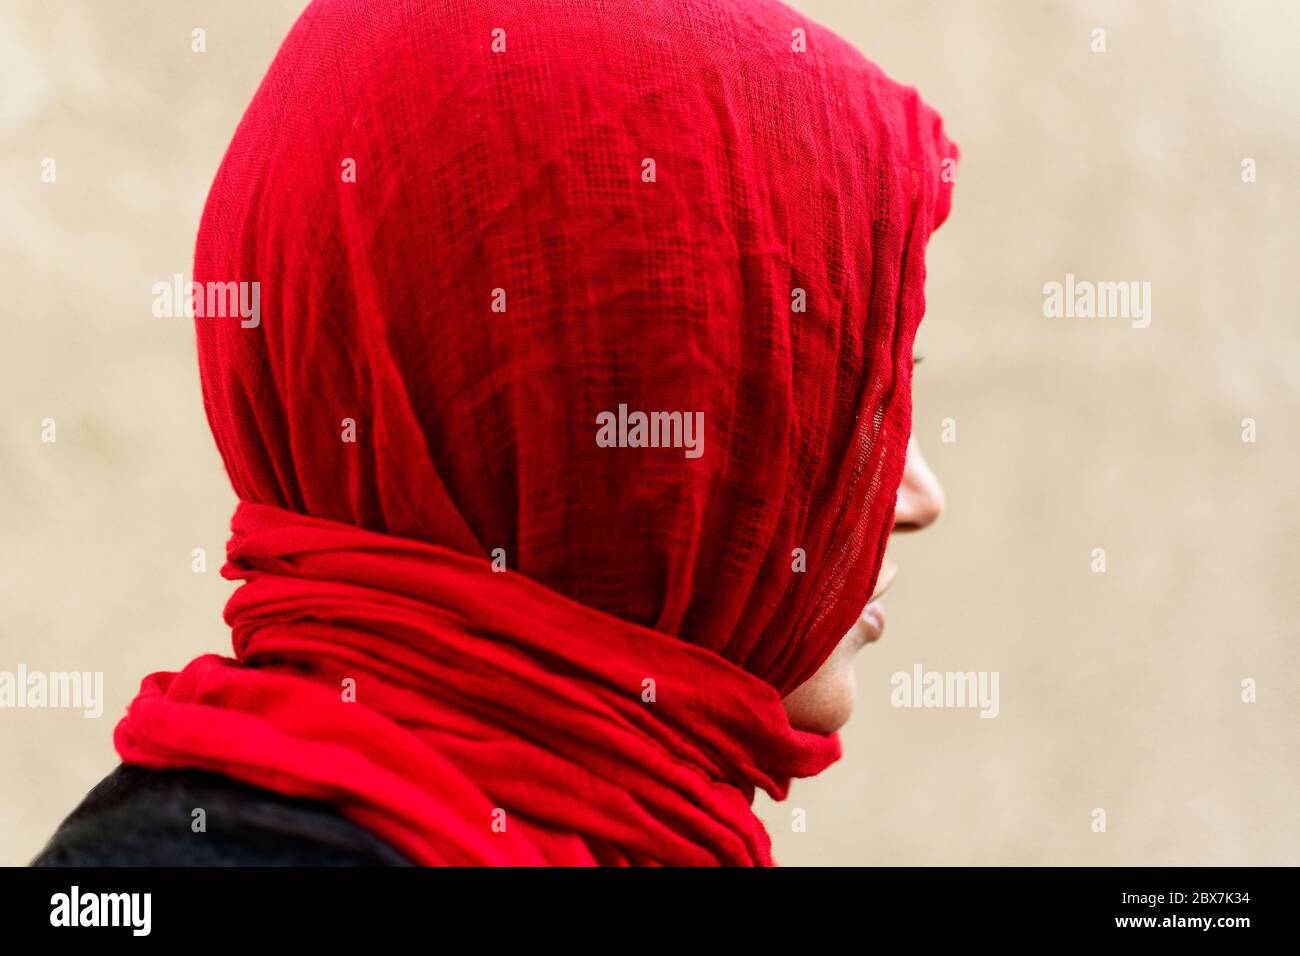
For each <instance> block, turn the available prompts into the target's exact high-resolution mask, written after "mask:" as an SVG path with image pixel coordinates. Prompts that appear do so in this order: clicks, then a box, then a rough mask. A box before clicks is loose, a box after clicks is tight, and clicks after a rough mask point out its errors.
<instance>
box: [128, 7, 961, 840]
mask: <svg viewBox="0 0 1300 956" xmlns="http://www.w3.org/2000/svg"><path fill="white" fill-rule="evenodd" d="M955 157H956V149H955V148H954V146H953V145H952V144H951V143H950V142H949V141H948V139H947V138H946V137H945V136H944V133H943V130H942V126H941V123H940V120H939V118H938V116H937V115H936V114H935V113H934V112H933V111H931V110H930V109H929V108H928V107H927V106H925V105H924V104H923V103H922V102H921V100H920V98H919V97H918V96H917V94H916V92H915V91H914V90H911V89H909V88H905V87H901V86H899V85H897V84H895V83H894V82H892V81H891V80H889V79H888V78H886V77H885V76H884V75H883V74H882V73H881V72H880V70H879V69H878V68H877V67H875V66H873V65H872V64H871V63H869V62H867V61H866V60H864V59H863V58H862V56H861V55H860V54H858V53H857V52H856V51H854V50H853V49H852V48H851V47H849V46H848V45H847V44H845V43H844V42H843V41H842V40H840V39H839V38H837V37H836V36H834V35H833V34H831V33H829V32H827V31H826V30H824V29H822V28H820V27H818V26H816V25H815V24H813V23H810V22H809V21H807V20H806V19H804V18H803V17H801V16H800V15H799V14H797V13H795V12H794V11H792V10H790V9H789V8H787V7H785V6H783V5H781V4H779V3H775V2H769V0H593V2H588V3H581V4H579V3H566V2H544V0H507V2H495V3H483V4H478V3H475V4H466V3H460V2H453V0H426V2H418V3H411V2H397V0H316V2H314V3H312V4H311V6H310V7H308V9H307V10H306V12H305V13H304V14H303V15H302V17H301V19H300V20H299V22H298V23H297V25H296V26H295V27H294V29H293V31H292V32H291V33H290V35H289V37H288V38H287V39H286V41H285V43H284V45H283V47H282V49H281V51H280V53H279V55H278V57H277V58H276V60H275V62H274V64H273V65H272V67H271V69H270V72H269V73H268V75H267V77H266V79H265V80H264V82H263V83H262V86H261V88H260V89H259V91H258V93H257V95H256V97H255V98H254V100H253V103H252V105H251V106H250V107H249V109H248V112H247V114H246V115H245V117H244V120H243V122H242V123H241V124H240V126H239V129H238V131H237V133H236V134H235V138H234V141H233V143H232V144H231V146H230V149H229V151H228V152H227V154H226V157H225V160H224V162H223V163H222V165H221V168H220V170H219V172H218V174H217V177H216V181H215V183H214V185H213V188H212V192H211V195H210V197H209V199H208V204H207V207H206V209H205V212H204V216H203V221H202V225H201V228H200V232H199V239H198V246H197V251H196V254H195V270H194V271H195V280H196V281H197V282H199V283H225V282H247V283H251V282H257V283H258V284H259V303H260V315H259V317H258V321H257V322H256V324H255V325H254V324H252V323H250V322H247V321H245V322H241V321H239V318H238V317H235V318H214V317H205V318H198V319H197V320H196V324H197V328H198V346H199V359H200V369H201V374H202V381H203V394H204V400H205V406H206V409H207V413H208V419H209V422H210V423H211V425H212V430H213V432H214V434H215V435H216V439H217V444H218V446H219V448H220V451H221V454H222V457H223V459H224V461H225V464H226V468H227V470H228V471H229V474H230V477H231V480H232V482H233V484H234V487H235V490H236V492H237V493H238V495H239V497H240V499H241V504H240V505H239V508H238V510H237V511H236V513H235V517H234V520H233V523H232V528H233V537H232V538H231V541H230V545H229V563H228V564H227V566H226V568H225V569H224V573H225V574H226V575H227V576H228V577H231V578H235V579H242V580H243V581H244V582H245V583H244V584H243V585H242V586H241V587H240V588H239V589H238V590H237V591H236V593H235V594H234V596H233V597H232V599H231V601H230V603H229V605H228V606H227V609H226V618H227V620H228V622H229V623H230V625H231V627H232V629H233V632H234V652H235V656H234V658H233V659H230V658H223V657H218V656H205V657H202V658H199V659H198V660H196V661H194V662H192V663H191V664H190V665H188V666H187V667H186V668H185V669H183V670H182V671H180V672H179V673H159V674H154V675H152V676H150V677H149V678H147V679H146V680H145V681H144V684H143V686H142V688H141V692H140V695H139V696H138V697H137V698H136V700H135V701H134V702H133V703H132V704H131V706H130V708H129V711H128V713H127V716H126V717H125V718H124V719H123V720H122V722H121V723H120V724H119V726H118V728H117V732H116V744H117V748H118V751H119V753H120V754H121V756H122V758H123V760H125V761H127V762H129V763H137V764H144V765H148V766H156V767H201V768H206V769H210V770H215V771H219V772H221V773H225V774H228V775H230V776H232V777H236V778H238V779H241V780H244V781H248V782H251V783H254V784H258V785H261V786H264V787H269V788H271V789H274V790H277V791H279V792H282V793H285V794H290V795H297V796H306V797H313V798H317V799H321V800H325V801H329V802H331V803H333V804H335V805H337V806H338V808H339V809H340V810H341V811H342V812H343V813H345V814H346V815H348V816H349V817H351V818H352V819H354V820H357V821H358V822H360V823H362V824H363V825H365V826H366V827H368V828H370V829H371V830H373V831H374V832H376V833H378V834H380V835H381V836H383V837H385V838H386V839H388V840H389V841H390V842H391V843H393V844H394V845H395V846H397V847H399V848H400V849H402V850H403V851H405V852H406V853H407V854H408V855H409V856H410V857H411V858H412V859H413V860H414V861H417V862H421V863H452V864H463V863H503V864H513V863H519V864H546V863H558V864H577V863H664V864H704V863H757V864H766V863H770V862H771V855H770V843H769V840H768V837H767V834H766V833H765V832H764V830H763V827H762V825H761V824H760V822H759V821H758V820H757V818H756V817H755V816H754V814H753V812H752V810H751V809H750V803H751V800H752V797H753V795H754V791H755V789H756V788H762V789H764V790H766V791H767V792H769V793H771V794H772V795H774V796H775V797H777V798H781V797H783V796H784V795H785V792H786V788H787V786H788V783H789V780H790V778H791V777H796V776H806V775H810V774H814V773H816V772H818V771H819V770H821V769H823V768H824V767H825V766H826V765H828V764H829V763H830V762H832V761H833V760H834V759H836V757H837V756H838V755H839V742H838V739H837V738H836V737H835V736H834V735H832V736H821V735H817V734H811V733H806V732H800V731H798V730H796V729H794V728H793V727H791V725H790V723H789V721H788V719H787V717H786V715H785V712H784V710H783V708H782V705H781V697H782V695H784V694H786V693H788V692H789V691H791V690H793V689H794V688H795V687H797V686H798V685H799V684H800V683H801V682H803V681H804V680H805V679H806V678H808V677H809V676H810V675H811V674H812V673H813V672H814V671H815V670H816V669H817V667H818V666H819V665H820V664H821V663H822V661H823V660H825V658H826V657H827V655H828V654H829V653H830V651H831V649H832V648H833V647H834V646H835V644H836V643H837V642H838V640H839V639H840V637H841V636H842V635H843V634H844V633H845V632H846V631H847V630H848V629H849V627H850V626H851V625H852V623H853V621H854V619H855V618H856V616H857V614H858V613H859V612H860V611H861V609H862V606H863V605H864V603H865V602H866V600H867V598H868V597H869V595H870V593H871V591H872V588H873V586H874V583H875V577H876V574H877V571H878V569H879V565H880V560H881V557H882V554H883V549H884V544H885V540H886V538H887V536H888V534H889V531H890V529H891V526H892V520H893V507H894V499H895V494H896V491H897V488H898V485H899V481H900V479H901V475H902V468H903V459H904V453H905V447H906V442H907V438H908V434H909V431H910V416H911V395H910V384H911V382H910V380H911V348H912V340H913V336H914V334H915V331H916V327H917V324H918V322H919V321H920V319H921V315H922V312H923V310H924V298H923V292H922V287H923V281H924V275H925V264H924V250H925V246H926V243H927V241H928V239H929V236H930V233H931V232H932V231H933V230H934V229H935V228H937V227H938V225H939V224H940V223H941V222H942V221H943V220H944V218H945V217H946V216H947V213H948V209H949V202H950V188H951V179H952V177H951V175H949V173H950V170H951V165H952V164H951V162H947V161H950V160H953V159H954V158H955ZM636 412H643V413H646V414H649V413H654V412H669V413H673V412H676V413H681V415H682V416H683V417H682V418H681V419H680V420H682V421H684V422H699V421H702V431H701V432H699V433H696V434H694V435H692V433H690V432H687V433H684V434H683V433H681V432H678V433H676V434H672V433H669V432H665V433H664V436H663V437H664V438H665V441H664V442H655V443H653V445H651V444H650V443H649V442H646V443H645V444H646V445H649V447H643V446H641V445H640V444H639V443H638V441H637V438H638V435H637V433H636V432H635V430H633V431H632V432H631V433H629V432H628V431H627V430H626V429H623V430H618V429H615V430H606V431H605V433H604V438H603V439H601V440H598V437H599V433H600V432H601V425H602V423H604V422H606V421H608V420H609V419H608V416H612V417H613V418H614V419H616V420H617V419H627V418H628V416H632V415H633V413H636ZM697 413H699V415H700V416H702V418H701V417H697ZM634 417H635V416H633V418H634ZM611 437H613V438H614V439H616V441H615V447H609V445H610V441H608V440H606V439H609V438H611ZM692 438H693V439H694V441H692V440H691V439H692ZM674 439H679V440H674ZM665 445H666V446H668V447H664V446H665ZM656 446H658V447H656ZM696 452H699V453H698V454H696Z"/></svg>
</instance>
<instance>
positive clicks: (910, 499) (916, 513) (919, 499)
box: [894, 443, 944, 531]
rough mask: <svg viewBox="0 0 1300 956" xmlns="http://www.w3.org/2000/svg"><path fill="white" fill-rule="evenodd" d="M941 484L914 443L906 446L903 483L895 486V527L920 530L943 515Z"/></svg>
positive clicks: (902, 529)
mask: <svg viewBox="0 0 1300 956" xmlns="http://www.w3.org/2000/svg"><path fill="white" fill-rule="evenodd" d="M943 507H944V496H943V487H942V486H941V485H940V484H939V479H938V478H937V477H936V476H935V474H934V472H933V471H931V470H930V466H929V465H927V464H926V462H925V459H924V458H922V457H921V453H920V451H918V450H917V448H916V446H915V443H913V444H911V445H909V447H908V453H907V466H906V468H905V469H904V471H903V483H902V484H901V485H900V486H899V488H898V502H897V504H896V505H895V506H894V528H895V529H896V530H899V531H920V530H921V529H922V528H928V527H929V526H930V525H932V524H934V523H935V522H936V521H938V520H939V516H940V515H941V514H943Z"/></svg>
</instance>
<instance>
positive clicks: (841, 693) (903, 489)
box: [783, 434, 944, 734]
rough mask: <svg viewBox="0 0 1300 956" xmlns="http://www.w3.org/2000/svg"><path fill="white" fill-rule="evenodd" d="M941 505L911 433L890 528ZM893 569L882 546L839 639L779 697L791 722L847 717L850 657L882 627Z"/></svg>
mask: <svg viewBox="0 0 1300 956" xmlns="http://www.w3.org/2000/svg"><path fill="white" fill-rule="evenodd" d="M943 505H944V499H943V489H942V488H941V487H940V486H939V480H938V478H936V477H935V475H934V472H932V471H931V470H930V466H929V465H927V464H926V463H925V459H924V458H922V457H921V450H920V448H919V447H918V446H917V443H916V435H915V434H913V435H912V436H911V437H910V438H909V439H908V442H907V463H906V465H905V466H904V468H903V482H902V484H901V485H900V486H899V488H898V503H897V504H896V506H895V509H894V529H893V532H892V534H907V533H911V532H915V531H921V530H923V529H925V528H928V527H929V526H930V525H932V524H934V522H935V521H937V520H938V518H939V515H940V514H941V513H942V512H943ZM897 573H898V565H897V564H896V563H894V561H892V560H891V559H890V557H889V554H888V552H886V554H885V559H884V561H882V562H881V566H880V576H879V577H878V578H877V580H876V588H875V592H874V593H873V594H872V596H871V600H870V601H869V602H868V603H867V606H866V608H865V609H863V611H862V614H860V615H859V616H858V620H857V622H856V623H855V624H854V625H853V627H852V628H851V629H850V630H849V632H848V633H847V634H845V635H844V637H843V638H841V639H840V642H839V644H837V645H836V646H835V650H833V651H832V652H831V654H830V656H829V657H827V658H826V660H825V661H823V662H822V665H821V667H819V668H818V669H817V672H816V673H815V674H813V676H812V677H810V678H808V679H807V680H806V681H804V682H803V683H802V684H800V685H799V686H798V687H796V688H795V689H794V690H792V691H791V692H790V693H789V694H787V695H786V697H785V698H784V700H783V703H784V704H785V710H786V713H787V714H789V716H790V723H791V724H793V725H794V726H795V727H797V728H799V729H800V730H812V731H816V732H818V733H824V734H828V733H831V732H832V731H836V730H839V729H840V728H841V727H843V726H844V724H845V723H847V722H848V719H849V715H850V714H851V713H852V712H853V704H854V702H855V701H856V699H857V692H858V685H857V678H856V677H855V675H854V672H853V660H854V658H855V657H857V654H858V651H860V650H862V648H864V647H866V646H867V645H868V644H870V643H872V642H874V641H878V640H879V639H880V635H881V634H882V632H883V631H884V629H885V611H884V606H883V605H882V604H881V603H880V595H881V594H883V593H884V592H885V590H886V589H887V588H888V587H889V585H890V584H892V583H893V581H894V577H895V575H897Z"/></svg>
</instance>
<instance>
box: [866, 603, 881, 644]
mask: <svg viewBox="0 0 1300 956" xmlns="http://www.w3.org/2000/svg"><path fill="white" fill-rule="evenodd" d="M862 623H863V624H864V625H865V626H866V629H867V641H868V642H870V641H878V640H880V635H881V634H883V633H884V632H885V607H884V605H883V604H881V603H880V602H879V601H872V602H871V603H870V604H868V605H867V606H866V607H865V608H863V610H862Z"/></svg>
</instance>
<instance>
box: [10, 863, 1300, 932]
mask: <svg viewBox="0 0 1300 956" xmlns="http://www.w3.org/2000/svg"><path fill="white" fill-rule="evenodd" d="M1294 882H1295V874H1294V872H1293V870H1291V869H1202V868H1177V869H1176V868H1147V869H1142V868H1135V869H1075V868H1046V869H1012V868H990V869H794V868H789V869H776V870H767V871H738V870H657V871H651V870H628V871H615V870H549V871H548V870H522V869H519V870H486V869H483V870H468V869H438V870H434V869H429V870H420V869H408V870H404V869H338V870H301V869H257V870H251V869H128V868H122V869H17V868H14V869H6V870H3V871H0V920H2V921H3V923H2V925H3V932H4V938H5V939H6V941H15V940H18V939H26V938H31V937H48V938H50V940H51V941H53V940H55V939H57V938H58V937H69V938H70V937H71V936H72V935H74V934H75V935H76V936H77V937H78V940H79V942H81V943H93V942H97V941H102V942H104V943H109V942H110V941H111V942H113V943H114V944H115V945H116V944H120V943H122V942H128V943H129V942H130V941H133V940H143V939H161V940H166V941H168V942H185V943H191V944H193V943H201V944H205V945H206V944H210V943H215V942H218V941H222V940H229V941H234V942H246V943H247V942H252V941H264V940H276V939H281V938H283V939H286V940H292V941H294V942H300V943H307V942H312V941H320V942H323V943H326V944H330V943H339V942H341V941H344V940H359V941H367V940H369V941H372V942H373V941H376V940H378V939H381V938H383V939H387V938H389V937H390V936H392V935H394V934H404V933H409V934H414V935H415V937H416V938H417V939H418V938H422V937H423V938H428V937H429V934H430V933H431V932H435V933H437V934H438V935H439V936H442V934H445V933H446V932H448V931H463V932H465V933H468V934H470V936H469V939H470V940H471V941H472V940H480V941H482V942H498V941H501V940H503V939H505V938H508V937H511V936H517V935H522V937H523V938H526V939H527V940H528V941H529V942H532V943H537V942H539V941H546V940H555V941H559V942H565V941H567V942H581V941H584V940H585V939H587V938H591V939H593V940H601V941H603V942H604V943H605V944H609V943H611V941H612V940H614V939H618V938H619V937H617V936H615V937H611V936H609V935H608V934H609V932H610V927H613V928H614V931H615V932H617V931H618V928H619V927H622V928H623V929H624V930H625V931H626V932H627V933H628V934H629V935H628V936H627V938H626V940H625V942H626V943H629V944H632V943H634V941H635V940H636V939H637V938H643V939H644V936H643V935H642V934H644V933H653V934H657V933H660V932H664V931H668V930H671V929H673V928H674V927H678V926H680V927H683V928H687V929H689V930H690V932H691V935H692V936H693V937H696V934H697V933H698V937H697V938H701V939H702V938H705V937H707V936H708V935H709V931H713V932H716V933H719V934H721V935H722V936H724V937H725V938H727V939H728V941H729V942H736V941H737V940H738V939H739V938H743V936H744V935H746V933H747V932H749V933H753V934H754V935H755V938H757V939H759V940H760V941H770V940H771V938H772V936H773V934H777V935H780V934H781V932H782V929H783V928H785V929H787V930H789V929H793V930H795V932H796V935H800V936H803V935H804V934H805V933H806V932H808V931H809V930H810V929H812V930H813V931H815V932H816V933H817V934H818V935H819V936H820V935H821V934H822V933H830V934H832V935H836V934H838V933H841V932H846V933H848V934H850V935H851V936H852V937H854V938H862V939H866V938H867V937H864V936H862V934H863V933H875V932H877V931H879V932H885V933H891V932H900V931H901V932H904V933H906V934H908V935H909V936H915V935H916V934H917V933H920V934H921V936H922V937H923V938H924V941H925V942H926V943H932V942H936V941H940V940H943V939H947V938H952V939H966V940H968V941H970V940H974V939H979V940H982V941H984V942H985V943H987V942H990V941H993V940H1002V939H1008V940H1017V939H1058V938H1059V939H1076V938H1078V939H1089V938H1095V937H1107V938H1113V939H1121V938H1123V937H1126V936H1129V937H1134V938H1136V939H1137V940H1140V941H1145V942H1153V941H1159V942H1160V943H1165V942H1169V943H1173V944H1174V945H1176V946H1182V945H1184V944H1185V943H1187V942H1191V941H1194V940H1205V941H1213V944H1214V945H1216V946H1223V945H1229V946H1231V945H1233V944H1234V943H1235V942H1238V941H1245V940H1247V939H1255V938H1257V937H1254V936H1252V935H1251V934H1256V933H1258V932H1260V931H1263V932H1264V933H1265V934H1266V935H1267V936H1273V935H1274V934H1276V933H1278V932H1279V931H1280V930H1284V929H1285V928H1286V926H1287V924H1288V923H1289V922H1290V912H1291V911H1292V909H1293V908H1292V907H1291V906H1290V905H1289V904H1290V902H1291V899H1292V895H1293V890H1292V889H1291V886H1292V885H1293V884H1294ZM1284 909H1285V910H1286V913H1285V914H1284V912H1283V910H1284ZM972 933H974V934H975V935H974V936H972V935H971V934H972ZM1243 934H1245V935H1243ZM444 938H445V937H444ZM805 938H807V937H806V936H805ZM918 941H919V938H918ZM10 951H11V952H14V951H15V950H10Z"/></svg>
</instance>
